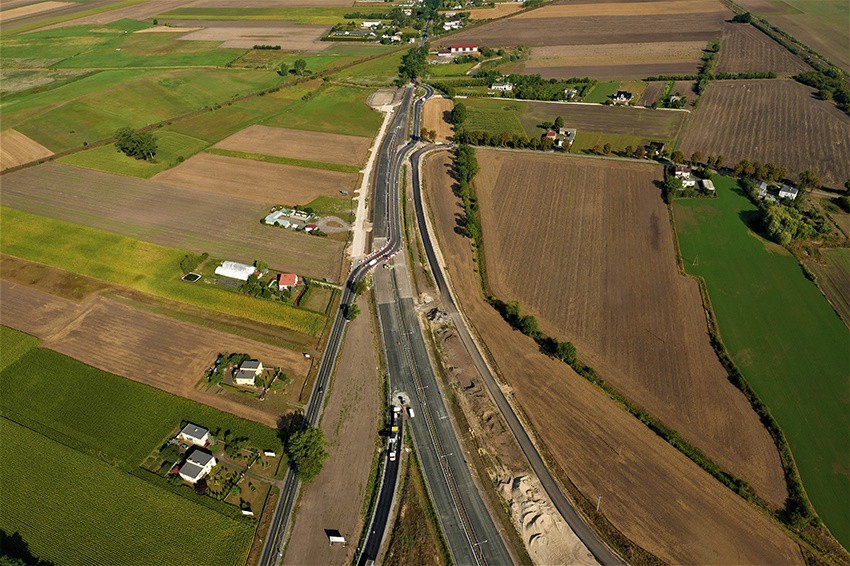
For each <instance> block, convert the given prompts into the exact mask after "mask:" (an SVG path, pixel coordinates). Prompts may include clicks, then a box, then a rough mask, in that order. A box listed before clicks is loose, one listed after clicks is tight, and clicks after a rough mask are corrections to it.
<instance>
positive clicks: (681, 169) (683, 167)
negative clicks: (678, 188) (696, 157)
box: [676, 165, 691, 173]
mask: <svg viewBox="0 0 850 566" xmlns="http://www.w3.org/2000/svg"><path fill="white" fill-rule="evenodd" d="M690 172H691V170H690V169H689V168H688V166H687V165H676V173H690Z"/></svg>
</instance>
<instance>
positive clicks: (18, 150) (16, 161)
mask: <svg viewBox="0 0 850 566" xmlns="http://www.w3.org/2000/svg"><path fill="white" fill-rule="evenodd" d="M51 155H53V152H52V151H50V150H49V149H47V148H46V147H44V146H43V145H41V144H40V143H38V142H37V141H35V140H32V139H30V138H28V137H27V136H25V135H24V134H22V133H21V132H18V131H17V130H12V129H9V130H3V131H2V132H0V171H2V170H3V169H9V168H10V167H16V166H18V165H22V164H24V163H29V162H31V161H36V160H38V159H42V158H44V157H49V156H51Z"/></svg>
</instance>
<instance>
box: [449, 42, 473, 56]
mask: <svg viewBox="0 0 850 566" xmlns="http://www.w3.org/2000/svg"><path fill="white" fill-rule="evenodd" d="M449 53H451V54H452V55H457V54H458V53H478V46H477V45H476V44H474V43H456V44H454V45H450V46H449Z"/></svg>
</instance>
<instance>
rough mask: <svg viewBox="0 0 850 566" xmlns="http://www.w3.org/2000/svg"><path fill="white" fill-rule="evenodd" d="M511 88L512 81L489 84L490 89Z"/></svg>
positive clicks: (506, 90)
mask: <svg viewBox="0 0 850 566" xmlns="http://www.w3.org/2000/svg"><path fill="white" fill-rule="evenodd" d="M513 89H514V85H513V83H493V84H492V85H490V90H498V91H501V92H511V91H512V90H513Z"/></svg>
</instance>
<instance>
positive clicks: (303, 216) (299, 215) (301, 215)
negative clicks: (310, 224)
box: [289, 210, 313, 222]
mask: <svg viewBox="0 0 850 566" xmlns="http://www.w3.org/2000/svg"><path fill="white" fill-rule="evenodd" d="M289 216H291V217H292V218H296V219H298V220H304V221H305V222H306V221H307V220H310V219H311V218H313V215H312V214H310V213H309V212H304V211H303V210H293V211H292V212H290V213H289Z"/></svg>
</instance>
